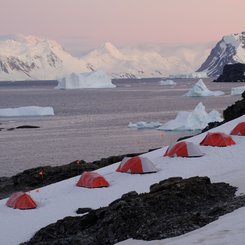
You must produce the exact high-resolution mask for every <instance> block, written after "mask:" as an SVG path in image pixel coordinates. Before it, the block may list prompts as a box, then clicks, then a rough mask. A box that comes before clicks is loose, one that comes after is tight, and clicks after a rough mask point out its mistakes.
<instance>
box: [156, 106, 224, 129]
mask: <svg viewBox="0 0 245 245" xmlns="http://www.w3.org/2000/svg"><path fill="white" fill-rule="evenodd" d="M222 120H223V119H222V118H221V116H220V113H219V112H218V111H216V110H212V111H211V112H209V113H207V112H206V110H205V106H204V105H203V104H202V102H200V103H199V104H198V105H197V106H196V107H195V109H194V110H193V111H191V112H188V111H180V112H178V113H177V116H176V118H175V119H174V120H170V121H168V122H166V123H165V124H163V125H162V126H161V127H159V128H158V129H159V130H166V131H187V130H201V129H204V128H205V127H206V126H208V123H210V122H215V121H218V122H221V121H222Z"/></svg>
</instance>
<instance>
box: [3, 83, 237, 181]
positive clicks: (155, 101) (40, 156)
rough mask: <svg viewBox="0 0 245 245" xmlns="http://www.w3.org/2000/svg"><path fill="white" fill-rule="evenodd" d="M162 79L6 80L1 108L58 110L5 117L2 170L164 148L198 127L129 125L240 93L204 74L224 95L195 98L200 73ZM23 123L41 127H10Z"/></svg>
mask: <svg viewBox="0 0 245 245" xmlns="http://www.w3.org/2000/svg"><path fill="white" fill-rule="evenodd" d="M158 80H161V79H135V80H114V81H113V83H114V84H116V85H117V87H116V88H111V89H81V90H57V89H54V87H55V86H56V85H57V82H55V81H31V82H30V81H28V82H1V83H0V108H11V107H21V106H52V107H53V108H54V112H55V116H47V117H21V118H0V123H1V124H0V128H1V131H0V176H11V175H13V174H16V173H18V172H20V171H23V170H25V169H28V168H33V167H37V166H46V165H52V166H55V165H63V164H67V163H69V162H72V161H74V160H76V159H83V160H85V161H94V160H98V159H100V158H102V157H109V156H111V155H120V154H126V153H136V152H145V151H148V150H149V149H154V148H160V147H163V146H166V145H168V144H170V143H171V142H174V141H176V140H177V139H178V138H179V137H182V136H185V135H193V134H195V133H197V132H172V133H171V132H162V131H158V130H156V129H144V130H137V129H132V128H128V127H127V126H128V123H129V122H138V121H160V122H162V123H164V122H166V121H168V120H171V119H174V118H175V116H176V113H177V112H178V111H181V110H184V111H187V110H189V111H190V110H193V109H194V107H195V106H196V105H197V104H198V103H199V102H201V101H202V102H203V104H204V105H205V106H206V110H207V111H210V110H212V109H216V110H218V111H220V112H222V111H223V109H225V108H226V107H227V106H229V105H231V104H232V103H234V102H235V101H236V100H238V99H240V97H237V96H231V95H230V91H231V88H232V87H235V85H234V84H232V83H213V82H211V81H210V80H204V82H205V84H206V85H207V87H208V88H209V89H210V90H222V91H224V92H225V96H220V97H196V98H193V97H186V96H183V94H185V93H186V92H187V91H188V90H189V89H190V88H191V87H192V86H193V85H194V84H195V82H197V80H196V79H191V80H190V79H189V80H188V79H185V80H184V79H178V80H176V81H177V85H176V86H162V85H160V84H159V82H158ZM21 125H33V126H40V128H32V129H14V130H9V129H11V128H15V127H17V126H21ZM163 154H164V152H163Z"/></svg>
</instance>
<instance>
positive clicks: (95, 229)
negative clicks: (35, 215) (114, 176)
mask: <svg viewBox="0 0 245 245" xmlns="http://www.w3.org/2000/svg"><path fill="white" fill-rule="evenodd" d="M235 192H236V188H235V187H232V186H230V185H229V184H226V183H210V179H209V178H208V177H192V178H189V179H182V178H181V177H174V178H169V179H166V180H163V181H161V182H159V183H157V184H154V185H152V186H151V187H150V192H149V193H143V194H138V193H137V192H135V191H133V192H129V193H127V194H124V195H123V196H122V197H121V198H120V199H118V200H115V201H114V202H112V203H111V204H109V206H107V207H104V208H99V209H97V210H92V211H90V212H89V213H88V214H86V215H84V216H81V217H66V218H64V219H62V220H58V221H57V222H56V223H54V224H50V225H48V226H47V227H45V228H42V229H41V230H40V231H38V232H37V233H36V234H35V235H34V237H33V238H32V239H31V240H30V241H29V242H26V243H24V244H35V245H37V244H40V245H41V244H42V245H44V244H60V245H61V244H62V245H65V244H86V245H92V244H93V245H106V244H107V245H108V244H115V243H117V242H120V241H123V240H126V239H128V238H133V239H140V240H156V239H164V238H168V237H173V236H178V235H181V234H184V233H186V232H189V231H192V230H195V229H198V228H200V227H202V226H204V225H206V224H208V223H210V222H212V221H214V220H216V219H217V218H218V217H219V216H220V215H224V214H226V213H228V212H231V211H233V210H234V209H237V208H239V207H241V206H244V205H245V197H244V196H240V197H235Z"/></svg>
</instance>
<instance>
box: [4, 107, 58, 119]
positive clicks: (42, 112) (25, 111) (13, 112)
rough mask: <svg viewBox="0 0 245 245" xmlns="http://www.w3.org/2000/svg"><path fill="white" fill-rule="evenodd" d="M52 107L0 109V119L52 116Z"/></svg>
mask: <svg viewBox="0 0 245 245" xmlns="http://www.w3.org/2000/svg"><path fill="white" fill-rule="evenodd" d="M53 115H54V109H53V107H40V106H24V107H17V108H4V109H0V117H26V116H53Z"/></svg>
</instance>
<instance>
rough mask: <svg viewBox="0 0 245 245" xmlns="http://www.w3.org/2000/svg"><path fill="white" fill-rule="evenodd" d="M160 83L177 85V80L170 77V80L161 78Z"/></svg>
mask: <svg viewBox="0 0 245 245" xmlns="http://www.w3.org/2000/svg"><path fill="white" fill-rule="evenodd" d="M159 84H160V85H173V86H175V85H176V82H175V81H173V80H170V79H168V80H161V81H159Z"/></svg>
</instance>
